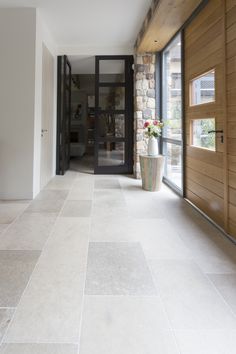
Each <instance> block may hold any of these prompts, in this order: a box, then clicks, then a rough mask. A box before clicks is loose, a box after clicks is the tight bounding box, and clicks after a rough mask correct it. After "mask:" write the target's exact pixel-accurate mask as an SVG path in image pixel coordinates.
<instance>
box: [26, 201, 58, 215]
mask: <svg viewBox="0 0 236 354" xmlns="http://www.w3.org/2000/svg"><path fill="white" fill-rule="evenodd" d="M63 204H64V199H55V200H53V199H42V200H41V199H35V200H33V201H32V202H31V203H30V205H29V207H28V208H27V209H26V211H25V212H28V213H59V212H60V210H61V208H62V206H63Z"/></svg>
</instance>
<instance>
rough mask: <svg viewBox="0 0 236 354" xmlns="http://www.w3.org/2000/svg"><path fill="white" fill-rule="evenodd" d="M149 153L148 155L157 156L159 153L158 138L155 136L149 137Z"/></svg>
mask: <svg viewBox="0 0 236 354" xmlns="http://www.w3.org/2000/svg"><path fill="white" fill-rule="evenodd" d="M147 154H148V156H156V155H158V154H159V148H158V140H157V138H155V137H154V136H150V137H149V138H148V146H147Z"/></svg>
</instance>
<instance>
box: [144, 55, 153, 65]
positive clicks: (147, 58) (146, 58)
mask: <svg viewBox="0 0 236 354" xmlns="http://www.w3.org/2000/svg"><path fill="white" fill-rule="evenodd" d="M151 63H152V55H144V56H143V64H151Z"/></svg>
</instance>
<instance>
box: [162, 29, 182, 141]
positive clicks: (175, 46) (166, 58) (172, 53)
mask: <svg viewBox="0 0 236 354" xmlns="http://www.w3.org/2000/svg"><path fill="white" fill-rule="evenodd" d="M181 80H182V73H181V37H180V35H178V36H177V37H176V38H175V39H174V40H173V41H172V42H171V44H170V45H169V46H168V47H167V49H165V51H164V52H163V101H162V108H163V114H162V117H163V121H164V122H166V123H167V124H166V125H165V126H164V129H163V136H164V137H166V138H170V139H176V140H181V139H182V81H181Z"/></svg>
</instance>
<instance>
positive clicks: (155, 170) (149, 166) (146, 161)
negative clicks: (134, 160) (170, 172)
mask: <svg viewBox="0 0 236 354" xmlns="http://www.w3.org/2000/svg"><path fill="white" fill-rule="evenodd" d="M139 159H140V168H141V177H142V188H143V189H145V190H146V191H151V192H154V191H159V190H160V189H161V184H162V177H163V168H164V159H165V158H164V156H163V155H156V156H149V155H140V156H139Z"/></svg>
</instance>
